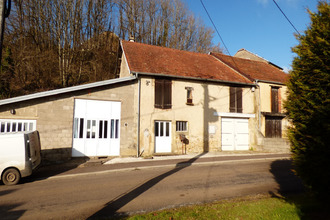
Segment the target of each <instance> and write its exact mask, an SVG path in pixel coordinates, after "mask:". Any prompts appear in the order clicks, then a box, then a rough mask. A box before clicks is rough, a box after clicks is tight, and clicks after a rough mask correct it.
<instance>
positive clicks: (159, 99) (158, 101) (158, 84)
mask: <svg viewBox="0 0 330 220" xmlns="http://www.w3.org/2000/svg"><path fill="white" fill-rule="evenodd" d="M162 103H163V80H160V79H155V107H156V108H162V106H163V105H162Z"/></svg>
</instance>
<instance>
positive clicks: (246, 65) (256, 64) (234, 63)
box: [211, 53, 289, 83]
mask: <svg viewBox="0 0 330 220" xmlns="http://www.w3.org/2000/svg"><path fill="white" fill-rule="evenodd" d="M211 55H212V56H214V57H216V58H217V59H219V60H221V61H222V62H224V63H226V64H227V65H228V66H230V67H232V68H233V69H235V70H236V71H238V72H240V73H242V74H244V75H245V76H247V77H248V78H249V79H251V80H263V81H269V82H278V83H285V82H286V80H287V79H288V77H289V75H288V74H286V73H284V72H283V71H282V70H280V69H279V68H277V67H275V66H273V65H271V64H269V63H266V62H261V61H255V60H250V59H243V58H238V57H231V56H228V55H224V54H221V53H211Z"/></svg>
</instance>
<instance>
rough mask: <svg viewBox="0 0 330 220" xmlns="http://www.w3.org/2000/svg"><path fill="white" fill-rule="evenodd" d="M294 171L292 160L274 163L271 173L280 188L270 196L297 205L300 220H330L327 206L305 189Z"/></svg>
mask: <svg viewBox="0 0 330 220" xmlns="http://www.w3.org/2000/svg"><path fill="white" fill-rule="evenodd" d="M293 170H294V167H293V165H292V160H277V161H274V162H273V163H272V164H271V167H270V172H271V173H272V174H273V175H274V178H275V180H276V181H277V183H278V184H279V188H278V191H277V192H269V194H270V195H271V196H272V197H274V198H279V199H283V200H284V201H285V202H287V203H290V204H293V205H295V207H296V209H297V214H298V215H299V217H300V219H330V213H329V211H328V209H327V208H326V207H325V205H324V204H322V203H320V202H319V201H317V200H316V199H315V197H314V196H313V195H312V194H311V193H310V192H309V191H308V190H307V189H305V188H304V186H303V183H302V181H301V180H300V179H299V177H297V176H296V175H295V173H294V171H293Z"/></svg>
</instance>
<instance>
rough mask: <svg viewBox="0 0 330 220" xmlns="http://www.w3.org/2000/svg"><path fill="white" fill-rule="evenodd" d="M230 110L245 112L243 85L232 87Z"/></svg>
mask: <svg viewBox="0 0 330 220" xmlns="http://www.w3.org/2000/svg"><path fill="white" fill-rule="evenodd" d="M229 111H230V112H237V113H242V112H243V105H242V88H241V87H230V98H229Z"/></svg>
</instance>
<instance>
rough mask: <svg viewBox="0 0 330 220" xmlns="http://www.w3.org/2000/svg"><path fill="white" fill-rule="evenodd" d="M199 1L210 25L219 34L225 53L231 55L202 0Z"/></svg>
mask: <svg viewBox="0 0 330 220" xmlns="http://www.w3.org/2000/svg"><path fill="white" fill-rule="evenodd" d="M200 1H201V3H202V5H203V8H204V10H205V12H206V14H207V16H208V17H209V19H210V21H211V23H212V25H213V27H214V29H215V31H216V32H217V34H218V36H219V38H220V40H221V42H222V44H223V46H224V47H225V48H226V50H227V53H228V54H229V56H231V55H230V52H229V50H228V48H227V46H226V44H225V42H224V41H223V39H222V37H221V35H220V33H219V31H218V29H217V27H216V26H215V24H214V22H213V20H212V18H211V16H210V14H209V12H208V11H207V9H206V7H205V5H204V3H203V0H200Z"/></svg>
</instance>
